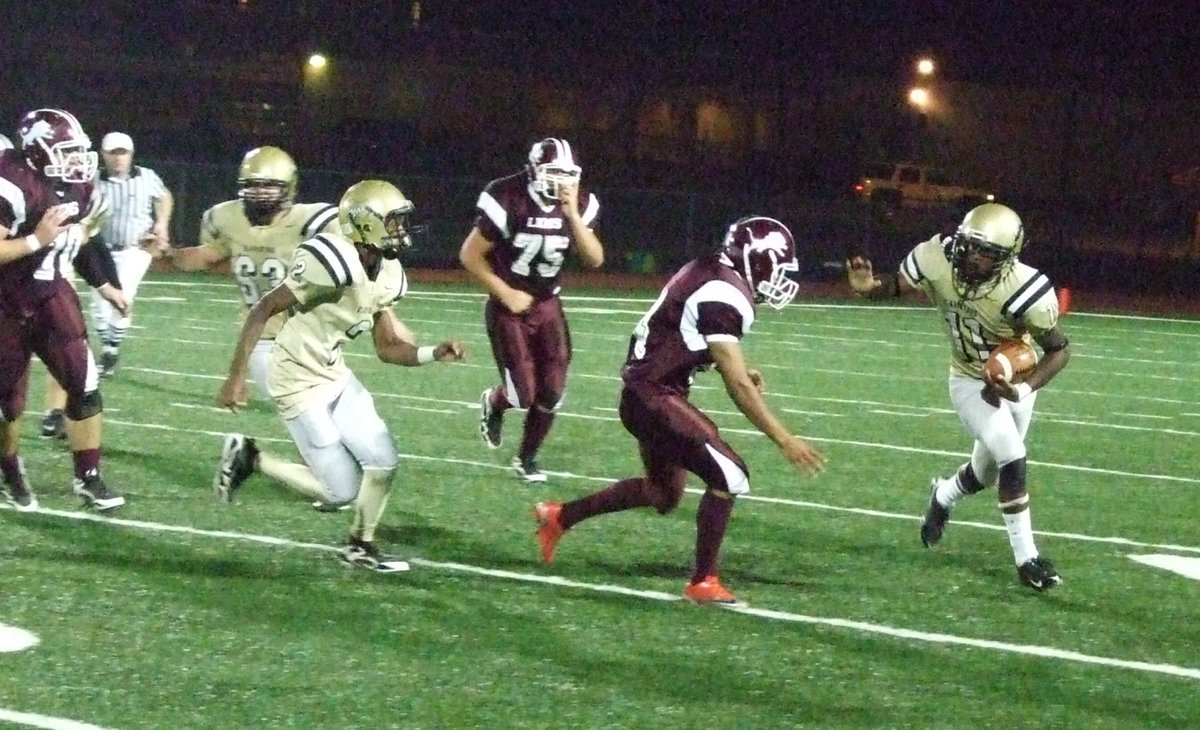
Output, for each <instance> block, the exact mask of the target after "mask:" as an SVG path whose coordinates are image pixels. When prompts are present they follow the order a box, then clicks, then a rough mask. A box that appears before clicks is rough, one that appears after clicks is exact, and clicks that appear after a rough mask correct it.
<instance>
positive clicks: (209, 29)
mask: <svg viewBox="0 0 1200 730" xmlns="http://www.w3.org/2000/svg"><path fill="white" fill-rule="evenodd" d="M249 2H250V6H249V9H247V10H242V11H239V10H238V9H237V7H236V6H237V2H236V0H160V1H159V2H153V3H149V2H103V1H97V0H89V1H87V2H84V1H83V0H56V2H54V3H46V2H33V3H9V4H7V5H10V6H11V7H10V8H8V9H7V10H6V18H7V22H6V23H5V24H4V25H3V26H0V28H2V32H3V34H4V35H8V36H10V37H11V36H12V34H14V33H16V34H19V35H20V34H24V35H26V37H27V38H34V37H35V36H33V35H29V34H28V31H29V30H31V29H32V28H35V27H37V26H38V25H40V24H46V23H48V22H52V21H49V18H50V16H53V18H55V19H61V18H72V19H73V20H76V21H79V22H73V23H72V24H71V27H73V28H76V29H78V28H84V29H86V30H87V32H89V33H91V34H93V35H94V36H96V37H100V38H104V39H106V40H111V42H112V44H113V45H114V46H122V47H125V48H127V49H129V50H130V51H132V52H134V53H137V54H141V55H146V54H150V55H163V56H167V55H170V54H171V51H172V50H176V51H177V49H178V47H179V45H180V44H181V43H186V44H189V45H193V46H196V47H198V49H199V51H200V52H201V53H204V54H209V55H231V54H238V53H240V54H245V53H247V52H254V51H259V50H263V51H266V50H274V51H281V50H283V51H292V52H297V53H299V52H302V51H303V50H305V49H306V48H311V47H316V46H321V47H323V48H325V49H330V48H332V49H339V48H344V49H347V50H348V51H349V52H350V53H352V54H354V55H357V56H374V57H381V58H387V57H398V56H401V55H403V54H404V53H406V52H407V51H409V50H411V48H412V47H413V45H414V43H417V42H418V41H416V40H415V39H414V38H412V37H411V36H410V34H409V31H408V29H409V24H410V22H409V14H410V10H411V4H412V3H411V0H249ZM422 7H423V22H422V31H421V32H422V33H425V34H426V35H427V36H428V35H432V36H442V37H446V38H456V39H464V38H470V37H471V34H475V35H489V36H501V37H503V38H506V39H509V40H510V41H511V42H512V43H514V44H516V43H525V44H530V45H533V46H539V47H542V48H545V49H551V50H553V49H569V50H570V53H568V54H566V55H567V59H566V60H564V62H563V63H564V64H567V63H570V64H586V63H587V58H588V56H589V55H594V54H602V55H603V56H605V57H610V58H611V57H614V56H619V55H621V54H626V53H635V54H638V57H639V58H645V57H653V56H655V55H660V56H663V57H666V58H669V59H671V62H672V63H681V62H684V63H685V62H686V59H687V58H689V57H702V58H706V59H715V60H716V62H718V63H722V62H723V63H727V64H729V65H732V66H737V67H742V68H749V69H751V70H753V69H755V68H757V67H759V66H771V67H773V68H774V69H775V70H776V71H778V70H780V69H782V70H783V71H785V72H786V71H787V70H789V69H796V70H797V72H809V73H812V72H813V70H814V69H816V70H818V71H821V72H832V73H835V74H862V75H890V74H895V75H899V74H903V73H905V72H907V70H908V69H909V68H910V64H911V62H912V60H913V59H914V58H916V57H917V56H918V55H919V54H923V53H929V54H932V55H933V56H934V57H935V58H936V59H937V60H938V62H939V68H940V73H942V74H943V77H944V78H947V79H950V80H965V81H978V82H983V83H999V84H1010V83H1011V84H1018V85H1054V84H1059V85H1061V84H1062V83H1063V79H1064V78H1067V79H1070V81H1069V82H1068V83H1072V84H1074V83H1079V82H1088V81H1089V80H1091V81H1092V82H1094V83H1097V84H1100V85H1104V86H1105V87H1107V88H1113V89H1124V88H1128V89H1129V90H1132V91H1134V92H1136V93H1152V94H1158V95H1163V94H1165V95H1171V96H1188V97H1190V96H1197V95H1200V73H1197V70H1200V11H1197V9H1196V7H1197V6H1196V3H1195V2H1176V1H1174V0H1151V1H1147V2H1139V1H1138V0H1100V1H1098V2H1087V1H1086V0H1077V1H1076V2H1066V1H1064V0H1053V1H1052V2H1044V1H1042V0H1033V1H1031V0H1017V1H1014V2H997V1H995V0H989V1H988V2H980V1H978V0H900V1H896V2H889V1H887V0H858V1H857V2H806V1H805V0H763V1H762V2H745V1H740V0H726V1H725V2H721V1H720V0H692V1H691V2H689V1H688V0H677V1H676V2H667V1H665V0H569V1H567V2H560V3H555V2H546V1H545V0H542V1H539V2H528V1H525V0H474V1H472V0H423V2H422ZM53 24H54V25H55V26H59V27H61V26H60V24H59V23H57V22H53ZM42 37H43V38H45V37H47V36H42ZM462 42H468V41H462ZM173 57H177V56H173ZM681 59H683V61H681Z"/></svg>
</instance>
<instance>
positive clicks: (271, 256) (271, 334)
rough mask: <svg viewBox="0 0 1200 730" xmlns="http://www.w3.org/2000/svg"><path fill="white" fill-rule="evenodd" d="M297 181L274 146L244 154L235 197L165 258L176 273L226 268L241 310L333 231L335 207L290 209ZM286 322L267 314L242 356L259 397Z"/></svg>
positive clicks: (288, 158) (282, 317)
mask: <svg viewBox="0 0 1200 730" xmlns="http://www.w3.org/2000/svg"><path fill="white" fill-rule="evenodd" d="M298 180H299V176H298V175H297V173H296V163H295V161H294V160H292V157H291V155H289V154H288V153H286V152H284V151H283V150H281V149H279V148H278V147H258V148H256V149H252V150H250V151H249V152H247V153H246V155H245V157H243V158H242V163H241V165H240V166H239V167H238V179H237V185H238V199H237V200H227V201H225V202H223V203H218V204H217V205H214V206H213V207H211V208H209V209H208V210H206V211H204V215H203V217H202V218H201V219H200V245H199V246H193V247H188V248H172V249H169V250H168V251H167V252H166V253H167V256H168V257H169V259H170V262H171V265H172V266H174V267H175V268H176V269H179V270H180V271H207V270H209V269H212V268H213V267H215V266H217V265H219V264H220V263H221V262H223V261H228V262H229V268H230V270H231V272H232V274H233V278H234V279H235V280H236V281H237V283H238V288H240V289H241V297H242V304H243V306H244V307H245V309H246V310H249V309H250V307H252V306H254V304H255V303H256V302H257V301H258V300H259V299H260V298H262V296H263V295H265V294H266V293H267V292H268V291H270V290H272V289H274V288H275V287H276V286H278V285H279V283H280V282H281V281H283V277H284V276H285V275H286V274H287V270H288V265H289V264H290V263H291V261H292V255H293V254H294V253H295V251H296V247H297V246H299V245H300V244H301V243H302V242H304V241H306V240H308V239H310V238H312V237H313V236H316V235H317V234H319V233H332V234H336V233H338V227H337V216H338V212H337V208H336V207H335V206H333V205H330V204H329V203H297V202H296V186H297V183H298ZM286 318H287V313H286V312H281V313H279V314H278V315H276V316H275V318H274V319H272V320H271V321H270V322H268V323H267V325H266V326H265V327H264V328H263V332H262V338H261V339H260V340H259V341H258V343H257V344H256V345H255V347H254V352H253V354H252V355H251V356H250V377H251V379H252V380H254V384H255V386H256V387H257V388H258V389H259V391H260V392H262V393H266V392H267V381H266V372H267V356H268V355H269V354H270V352H271V344H272V342H273V341H274V340H275V336H276V334H277V333H278V332H279V329H280V328H281V327H283V323H284V320H285V319H286Z"/></svg>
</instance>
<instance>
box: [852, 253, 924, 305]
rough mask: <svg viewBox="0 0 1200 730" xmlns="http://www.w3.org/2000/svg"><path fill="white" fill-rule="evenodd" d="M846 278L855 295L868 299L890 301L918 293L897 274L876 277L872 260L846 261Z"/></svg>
mask: <svg viewBox="0 0 1200 730" xmlns="http://www.w3.org/2000/svg"><path fill="white" fill-rule="evenodd" d="M846 278H847V280H848V281H849V282H850V288H851V289H853V290H854V293H855V294H857V295H858V296H860V297H866V298H867V299H888V298H891V297H900V296H904V295H905V294H912V293H915V292H917V291H918V289H917V288H916V287H914V286H912V285H911V284H909V283H908V280H907V279H905V278H904V277H902V276H900V274H899V273H897V272H894V271H893V272H890V273H887V274H879V275H876V274H875V272H874V270H873V269H872V267H871V260H870V259H867V258H864V257H862V256H853V257H851V258H849V259H847V260H846Z"/></svg>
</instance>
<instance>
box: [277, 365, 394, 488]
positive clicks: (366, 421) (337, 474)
mask: <svg viewBox="0 0 1200 730" xmlns="http://www.w3.org/2000/svg"><path fill="white" fill-rule="evenodd" d="M284 425H285V426H287V430H288V433H290V434H291V435H292V440H293V441H295V442H296V447H297V448H298V449H300V455H301V456H303V457H304V461H305V463H307V464H308V467H309V468H310V469H312V471H313V474H315V475H316V477H317V479H319V480H320V482H321V484H322V486H324V487H325V489H326V490H327V491H328V493H329V496H330V497H332V503H333V504H344V503H346V502H349V501H350V500H352V499H354V498H355V497H356V496H357V495H358V488H359V485H360V484H361V482H362V475H363V469H369V470H378V471H383V472H392V471H393V470H395V468H396V466H397V464H399V462H400V455H399V454H397V453H396V445H395V443H394V442H393V441H392V435H391V433H390V432H389V431H388V428H387V424H385V423H384V422H383V419H382V418H380V417H379V414H378V413H376V412H375V401H374V399H373V398H371V394H370V393H368V392H367V389H366V388H364V387H363V385H362V383H360V382H359V380H358V378H357V377H355V376H354V373H350V374H349V377H348V378H347V381H346V384H345V386H344V387H343V388H342V389H341V391H340V392H339V393H338V394H337V395H336V396H335V397H333V398H332V399H330V400H328V401H326V402H324V403H316V404H314V405H312V406H311V407H309V408H308V409H307V410H305V411H304V412H303V413H301V414H300V415H299V416H296V417H295V418H292V419H288V420H285V421H284ZM388 478H389V480H390V474H389V475H388Z"/></svg>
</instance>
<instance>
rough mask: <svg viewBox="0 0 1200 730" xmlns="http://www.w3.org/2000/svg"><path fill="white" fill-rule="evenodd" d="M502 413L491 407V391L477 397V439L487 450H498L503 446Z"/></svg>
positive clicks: (489, 389) (488, 390)
mask: <svg viewBox="0 0 1200 730" xmlns="http://www.w3.org/2000/svg"><path fill="white" fill-rule="evenodd" d="M503 426H504V411H499V410H496V409H495V408H493V407H492V389H491V388H488V389H487V390H485V391H483V395H481V396H479V437H480V438H481V439H483V443H484V444H485V445H486V446H487V447H488V448H489V449H498V448H500V447H501V446H502V445H503V444H504V431H503Z"/></svg>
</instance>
